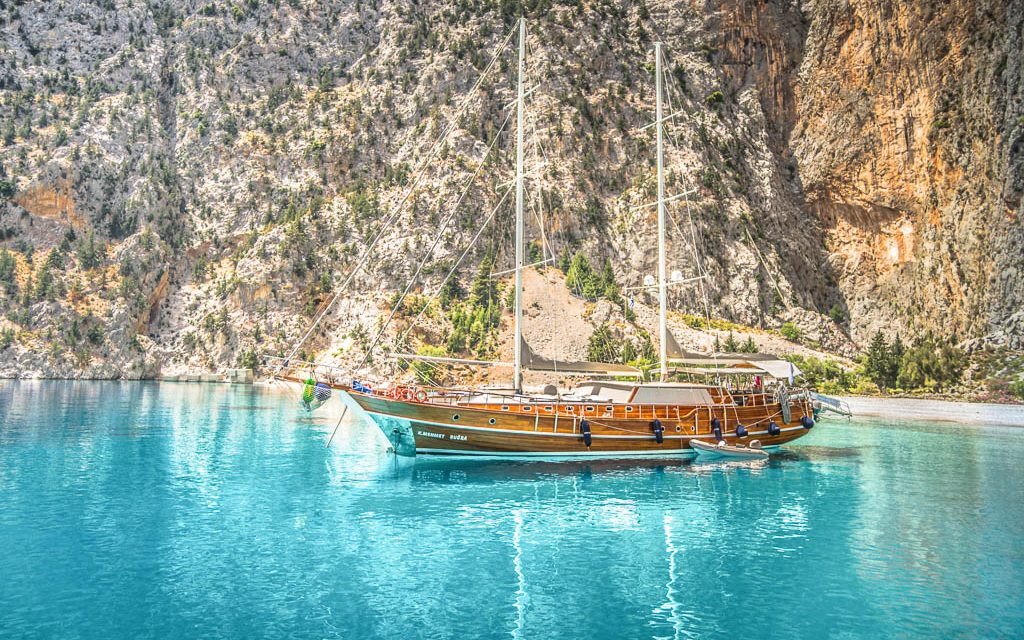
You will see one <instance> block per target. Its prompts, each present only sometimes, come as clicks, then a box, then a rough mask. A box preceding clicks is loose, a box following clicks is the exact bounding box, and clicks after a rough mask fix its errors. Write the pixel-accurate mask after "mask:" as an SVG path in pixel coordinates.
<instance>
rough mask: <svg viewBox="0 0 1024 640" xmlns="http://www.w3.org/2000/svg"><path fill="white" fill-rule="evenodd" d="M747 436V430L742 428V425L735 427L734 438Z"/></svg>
mask: <svg viewBox="0 0 1024 640" xmlns="http://www.w3.org/2000/svg"><path fill="white" fill-rule="evenodd" d="M747 435H749V434H748V433H747V428H746V427H744V426H743V425H742V424H737V425H736V437H737V438H746V437H747Z"/></svg>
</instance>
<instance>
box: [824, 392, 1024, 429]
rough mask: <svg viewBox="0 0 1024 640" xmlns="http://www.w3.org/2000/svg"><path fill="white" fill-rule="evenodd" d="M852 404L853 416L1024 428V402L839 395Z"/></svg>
mask: <svg viewBox="0 0 1024 640" xmlns="http://www.w3.org/2000/svg"><path fill="white" fill-rule="evenodd" d="M837 397H838V398H840V399H841V400H842V401H843V402H845V403H847V404H848V405H849V406H850V410H851V411H852V412H853V415H854V417H855V418H856V417H858V416H867V417H878V418H890V419H894V420H934V421H937V422H951V423H958V424H980V425H988V426H1001V427H1024V405H1020V404H1002V403H996V402H969V401H965V400H941V399H937V398H928V399H923V398H900V397H883V396H837Z"/></svg>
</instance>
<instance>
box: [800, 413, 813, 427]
mask: <svg viewBox="0 0 1024 640" xmlns="http://www.w3.org/2000/svg"><path fill="white" fill-rule="evenodd" d="M800 426H802V427H803V428H804V429H807V430H808V431H810V430H811V427H813V426H814V418H812V417H811V416H804V417H802V418H800Z"/></svg>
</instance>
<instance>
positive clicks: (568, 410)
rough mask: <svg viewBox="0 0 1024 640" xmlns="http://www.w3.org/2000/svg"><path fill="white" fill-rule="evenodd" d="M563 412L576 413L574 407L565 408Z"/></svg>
mask: <svg viewBox="0 0 1024 640" xmlns="http://www.w3.org/2000/svg"><path fill="white" fill-rule="evenodd" d="M565 412H566V413H576V407H566V408H565Z"/></svg>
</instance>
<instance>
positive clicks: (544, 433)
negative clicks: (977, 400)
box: [364, 409, 805, 440]
mask: <svg viewBox="0 0 1024 640" xmlns="http://www.w3.org/2000/svg"><path fill="white" fill-rule="evenodd" d="M364 411H366V410H365V409H364ZM366 413H368V414H370V415H371V416H380V417H382V418H391V419H393V420H406V421H408V422H418V423H420V424H429V425H432V426H435V427H444V428H446V429H456V430H458V431H488V432H491V433H504V434H511V435H517V436H549V437H550V436H556V437H559V438H581V437H582V436H583V434H581V433H580V432H579V431H577V432H575V433H573V432H569V433H564V432H563V433H550V432H548V431H519V430H514V429H494V428H489V427H471V426H468V425H462V424H445V423H443V422H431V421H429V420H420V419H419V418H403V417H399V416H393V415H389V414H386V413H380V412H378V411H366ZM787 431H805V429H804V428H803V427H801V426H797V427H786V428H784V429H781V430H780V432H781V433H785V432H787ZM711 435H712V434H710V433H700V434H697V433H694V434H682V435H669V434H668V433H666V434H665V440H690V439H693V438H707V437H709V436H711ZM722 435H723V436H727V435H729V434H728V433H726V432H725V431H723V432H722ZM747 435H748V436H756V435H768V431H767V430H765V431H748V432H747ZM590 437H591V438H594V439H611V440H650V439H651V438H653V437H654V432H653V431H652V432H651V435H649V436H648V435H644V436H626V435H623V436H607V435H597V434H592V435H591V436H590Z"/></svg>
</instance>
